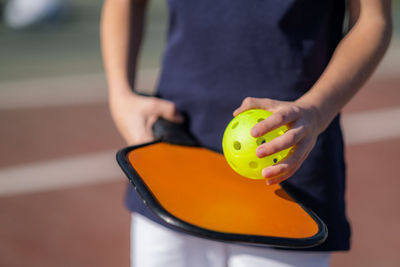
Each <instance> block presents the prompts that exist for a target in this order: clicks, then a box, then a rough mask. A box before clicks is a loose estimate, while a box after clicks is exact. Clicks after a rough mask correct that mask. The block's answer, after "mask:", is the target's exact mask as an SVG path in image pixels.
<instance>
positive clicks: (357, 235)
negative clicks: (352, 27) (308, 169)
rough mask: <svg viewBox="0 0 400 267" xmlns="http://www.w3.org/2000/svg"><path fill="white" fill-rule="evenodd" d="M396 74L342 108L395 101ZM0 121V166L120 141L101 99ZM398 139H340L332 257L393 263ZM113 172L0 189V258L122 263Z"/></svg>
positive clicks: (118, 191) (397, 259)
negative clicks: (344, 242)
mask: <svg viewBox="0 0 400 267" xmlns="http://www.w3.org/2000/svg"><path fill="white" fill-rule="evenodd" d="M399 82H400V79H391V80H378V79H375V80H373V81H371V82H370V83H369V84H368V85H367V86H366V87H365V88H364V90H363V91H361V92H360V93H359V95H358V96H357V97H356V98H355V99H354V100H353V101H352V102H351V103H350V104H349V106H348V107H346V109H345V112H344V116H346V115H347V114H353V113H357V112H363V111H367V110H379V109H383V108H388V107H389V108H395V107H399V106H400V98H399V94H400V93H399V91H398V85H399ZM390 123H394V124H397V125H398V123H399V121H393V122H390ZM0 125H2V127H1V128H0V136H1V139H0V150H1V160H0V174H1V171H2V170H5V169H7V168H13V167H15V168H17V167H18V166H22V165H24V164H28V163H36V162H46V161H49V160H54V159H62V158H65V157H74V156H79V155H82V154H88V153H96V152H102V151H105V150H112V149H115V150H117V149H118V148H120V147H122V146H123V145H124V143H123V142H122V140H121V139H120V137H119V136H118V134H117V132H116V130H115V129H114V127H113V124H112V121H111V118H110V116H109V114H108V111H107V105H106V104H105V103H99V104H90V105H89V104H87V105H83V104H82V105H79V106H69V107H63V108H57V107H48V108H30V109H8V110H0ZM399 149H400V137H399V136H397V137H395V138H391V139H383V140H378V141H374V142H369V143H361V144H357V145H349V146H347V149H346V151H347V152H346V157H347V162H348V182H347V185H348V187H347V189H348V190H347V203H348V215H349V218H350V220H351V223H352V231H353V236H352V249H351V251H350V252H346V253H335V254H334V256H333V258H332V266H385V267H386V266H400V254H399V250H400V227H399V225H400V213H399V212H398V210H399V208H398V205H399V204H398V203H400V194H399V193H398V192H399V190H398V188H399V186H400V180H399V178H400V175H399V170H400V169H399V160H398V159H399V156H398V151H399ZM111 160H114V159H111ZM115 164H116V163H115ZM99 167H101V166H99ZM60 171H64V172H68V170H60ZM110 178H114V179H113V180H107V181H102V182H98V183H88V184H85V185H76V186H69V187H65V188H59V189H54V190H52V189H46V190H43V191H37V192H30V193H23V192H22V193H19V194H18V193H13V194H10V195H5V194H4V195H0V266H5V267H11V266H16V267H17V266H30V267H36V266H37V267H47V266H74V267H79V266H85V267H86V266H98V267H100V266H113V267H119V266H121V267H122V266H129V223H130V217H129V213H128V212H127V211H126V210H125V209H124V207H123V204H122V200H123V195H124V191H125V185H126V181H125V180H126V179H125V177H124V175H123V174H122V172H120V173H116V174H115V177H110ZM26 182H27V183H29V182H31V181H30V180H29V177H26Z"/></svg>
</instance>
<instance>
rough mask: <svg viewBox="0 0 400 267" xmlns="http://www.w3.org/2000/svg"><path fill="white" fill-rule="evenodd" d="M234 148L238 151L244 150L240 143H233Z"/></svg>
mask: <svg viewBox="0 0 400 267" xmlns="http://www.w3.org/2000/svg"><path fill="white" fill-rule="evenodd" d="M233 148H234V149H236V150H240V149H241V148H242V145H241V144H240V142H239V141H235V142H233Z"/></svg>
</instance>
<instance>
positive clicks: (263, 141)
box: [256, 137, 265, 146]
mask: <svg viewBox="0 0 400 267" xmlns="http://www.w3.org/2000/svg"><path fill="white" fill-rule="evenodd" d="M256 143H257V145H258V146H259V145H261V144H264V143H265V139H264V137H259V138H257V140H256Z"/></svg>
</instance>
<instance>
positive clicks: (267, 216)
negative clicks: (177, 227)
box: [127, 142, 321, 239]
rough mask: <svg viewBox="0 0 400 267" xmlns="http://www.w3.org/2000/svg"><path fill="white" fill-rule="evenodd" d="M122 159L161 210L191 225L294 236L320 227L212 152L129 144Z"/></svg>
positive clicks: (283, 196) (274, 189) (278, 191)
mask: <svg viewBox="0 0 400 267" xmlns="http://www.w3.org/2000/svg"><path fill="white" fill-rule="evenodd" d="M127 157H128V161H129V163H130V164H131V166H133V168H134V169H135V171H136V172H137V174H138V175H139V176H140V178H141V179H142V181H143V182H144V183H145V185H146V187H147V188H148V189H149V190H150V191H151V193H152V195H153V196H154V198H155V199H156V200H157V201H158V202H159V204H160V205H161V206H162V208H164V209H165V210H166V211H167V212H169V213H170V214H172V215H173V216H175V217H176V218H178V219H180V220H182V221H185V222H187V223H189V224H192V225H194V226H197V227H200V228H203V229H206V230H212V231H216V232H221V233H229V234H241V235H255V236H270V237H278V238H294V239H303V238H310V237H313V236H315V235H317V234H318V233H319V232H320V231H321V229H320V228H321V226H319V225H318V224H317V222H316V221H315V218H313V217H311V216H310V214H309V213H308V212H306V211H305V210H304V209H303V208H302V207H301V206H300V205H299V204H298V203H297V202H296V201H295V200H293V199H292V198H291V197H290V196H289V195H288V194H287V193H286V192H285V191H284V190H283V189H282V188H281V186H280V185H274V186H267V185H266V184H265V181H264V180H250V179H246V178H244V177H242V176H240V175H238V174H236V173H235V172H234V171H233V170H232V169H231V168H230V167H229V166H228V164H227V163H226V161H225V159H224V158H223V156H222V155H220V154H218V153H216V152H212V151H209V150H207V149H204V148H199V147H185V146H177V145H170V144H166V143H161V142H160V143H155V144H152V145H147V146H143V147H139V148H135V149H133V150H131V151H130V152H129V153H128V154H127Z"/></svg>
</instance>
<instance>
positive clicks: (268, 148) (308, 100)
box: [234, 0, 392, 184]
mask: <svg viewBox="0 0 400 267" xmlns="http://www.w3.org/2000/svg"><path fill="white" fill-rule="evenodd" d="M349 5H350V23H351V26H352V27H351V30H350V31H349V32H348V33H347V35H346V36H345V37H344V38H343V40H342V41H341V42H340V43H339V45H338V47H337V48H336V50H335V52H334V55H333V57H332V58H331V60H330V62H329V64H328V66H327V68H326V69H325V71H324V72H323V74H322V75H321V77H320V78H319V80H318V81H317V82H316V83H315V85H314V86H313V87H312V88H311V89H310V90H309V91H308V92H307V93H306V94H304V95H303V96H302V97H301V98H299V99H298V100H297V101H294V102H283V101H276V100H272V99H259V98H247V99H245V101H243V103H242V105H241V106H240V107H239V108H238V109H237V110H236V111H235V112H234V115H237V114H239V113H240V112H242V111H244V110H247V109H250V108H264V109H267V110H270V111H272V112H274V114H273V115H271V116H270V117H269V118H267V119H265V120H264V121H262V122H260V123H258V124H257V125H256V126H254V127H253V129H252V135H253V136H254V137H258V136H261V135H264V134H265V133H267V132H269V131H270V130H272V129H275V128H277V127H279V126H281V125H283V124H287V125H289V126H290V127H291V129H290V130H289V131H287V132H286V133H285V134H283V135H282V136H280V137H278V138H276V139H275V140H273V141H271V142H269V143H266V144H263V145H261V146H260V147H258V149H257V152H256V154H257V156H259V157H264V156H267V155H270V154H274V153H276V152H278V151H280V150H283V149H286V148H289V147H291V146H294V147H295V150H293V151H292V153H291V154H290V156H288V157H287V158H286V159H285V160H284V161H282V162H280V163H278V164H276V165H274V166H271V167H268V168H265V169H264V170H263V176H264V177H266V178H268V180H267V184H275V183H279V182H281V181H283V180H285V179H287V178H289V177H290V176H292V175H293V174H294V173H295V171H296V170H297V169H298V168H299V167H300V166H301V164H302V163H303V161H304V160H305V159H306V158H307V156H308V154H309V152H310V151H311V150H312V148H313V147H314V144H315V142H316V139H317V137H318V135H319V134H320V133H321V132H322V131H323V130H325V129H326V127H327V126H328V125H329V124H330V123H331V121H332V120H333V118H334V117H335V116H336V115H337V114H338V113H339V112H340V110H341V109H342V108H343V106H344V105H345V104H346V103H347V102H348V101H349V100H350V99H351V98H352V97H353V96H354V95H355V94H356V93H357V91H358V90H359V89H360V87H361V86H362V85H363V84H364V83H365V81H366V80H367V79H368V78H369V77H370V76H371V74H372V72H373V71H374V70H375V68H376V66H377V65H378V63H379V62H380V60H381V58H382V57H383V55H384V53H385V52H386V50H387V47H388V45H389V42H390V39H391V33H392V22H391V1H390V0H350V1H349Z"/></svg>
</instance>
